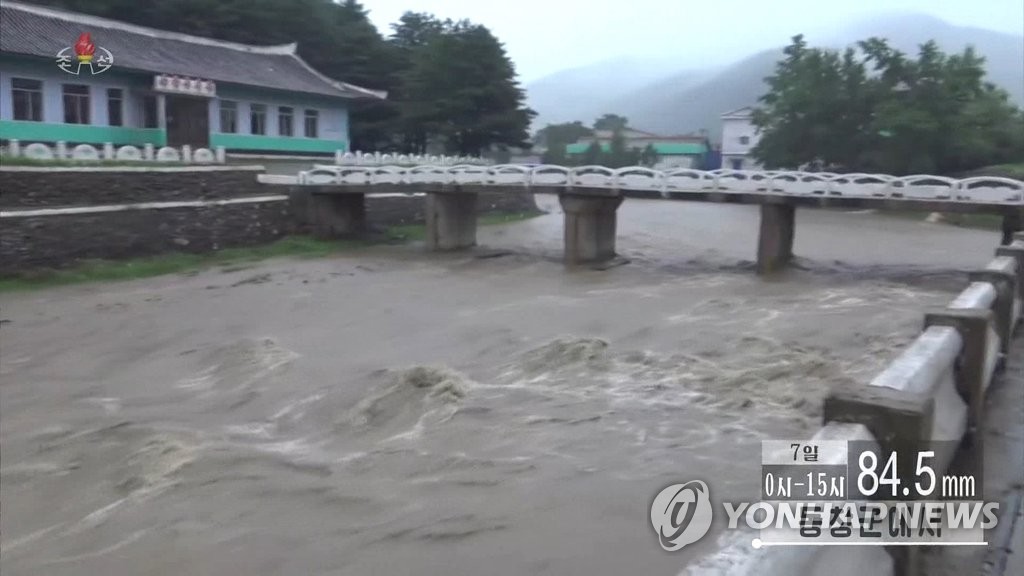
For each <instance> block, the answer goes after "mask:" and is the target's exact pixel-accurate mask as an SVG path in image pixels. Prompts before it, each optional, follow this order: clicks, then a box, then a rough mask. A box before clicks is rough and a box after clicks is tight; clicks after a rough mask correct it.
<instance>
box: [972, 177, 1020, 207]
mask: <svg viewBox="0 0 1024 576" xmlns="http://www.w3.org/2000/svg"><path fill="white" fill-rule="evenodd" d="M956 195H957V196H956V197H957V200H963V201H968V202H988V203H993V204H1024V182H1021V181H1020V180H1011V179H1010V178H997V177H994V176H978V177H975V178H967V179H964V180H961V181H960V182H959V183H958V185H957V191H956Z"/></svg>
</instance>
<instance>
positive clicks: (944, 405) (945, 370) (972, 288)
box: [728, 233, 1024, 576]
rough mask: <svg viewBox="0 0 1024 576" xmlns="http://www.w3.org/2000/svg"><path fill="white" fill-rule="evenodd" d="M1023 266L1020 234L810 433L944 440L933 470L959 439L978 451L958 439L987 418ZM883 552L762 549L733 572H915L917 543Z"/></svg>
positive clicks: (1023, 286)
mask: <svg viewBox="0 0 1024 576" xmlns="http://www.w3.org/2000/svg"><path fill="white" fill-rule="evenodd" d="M1022 272H1024V233H1017V234H1015V235H1014V238H1013V242H1012V243H1010V244H1008V245H1006V246H1001V247H999V248H998V249H997V250H996V256H995V258H994V259H992V260H991V261H990V262H989V263H988V264H987V265H986V266H985V267H984V268H983V269H981V270H977V271H972V272H970V273H969V274H968V278H969V280H970V284H969V285H968V286H967V287H966V288H965V289H964V290H963V291H962V292H961V293H960V294H959V295H958V296H957V297H956V298H955V299H953V301H952V302H950V303H949V305H948V306H947V307H945V308H942V309H938V310H933V311H929V312H927V313H926V314H925V321H924V329H923V330H922V332H921V334H920V335H919V336H918V337H917V338H916V339H915V340H914V342H912V343H911V344H910V345H909V346H908V347H907V348H906V349H905V350H904V351H903V353H902V354H900V356H899V357H897V358H896V359H895V360H893V361H892V363H890V364H889V366H888V367H886V368H885V369H884V370H883V371H882V372H881V373H880V374H879V375H878V376H876V377H875V378H874V379H873V380H872V381H871V382H870V383H869V384H867V385H866V386H859V387H855V388H850V389H839V390H835V391H833V392H832V393H831V394H830V395H829V396H828V397H827V398H826V400H825V405H824V426H823V427H822V428H821V429H819V430H818V432H817V433H816V434H815V435H814V437H813V439H814V440H825V439H828V440H849V441H854V440H858V441H863V440H873V441H875V442H877V444H878V445H879V447H880V448H881V449H882V450H883V451H899V452H915V451H916V450H918V447H923V446H925V445H926V444H928V443H931V442H935V441H945V442H946V443H944V444H939V445H932V446H929V449H935V450H936V455H935V459H934V460H933V461H932V463H933V464H934V470H935V473H936V475H942V474H944V473H945V472H946V471H947V470H948V469H949V465H950V462H951V461H952V460H953V458H954V456H955V452H956V448H954V447H956V446H959V447H960V449H961V450H964V449H966V450H977V449H980V442H979V443H968V442H962V441H963V440H964V439H971V438H972V437H973V433H974V431H976V430H977V429H978V427H979V426H980V425H981V423H982V422H983V418H984V400H985V393H986V391H987V390H988V388H989V385H990V384H991V382H992V380H993V378H995V376H996V374H997V373H998V372H999V369H1000V367H1001V366H1002V364H1003V363H1004V362H1005V357H1006V353H1007V352H1008V350H1009V346H1010V342H1011V340H1012V338H1013V336H1014V334H1015V332H1016V329H1017V326H1018V324H1019V322H1020V318H1021V310H1022V306H1021V303H1022V300H1024V298H1022V297H1024V281H1022ZM904 460H905V459H904ZM822 463H826V462H822ZM913 465H914V463H913V462H905V461H901V462H899V463H898V465H897V466H898V468H900V469H899V470H898V475H899V477H900V478H912V477H914V470H913ZM880 552H881V550H880V549H879V548H877V547H871V546H850V547H845V546H844V547H832V546H825V547H818V546H808V547H792V548H787V547H780V548H775V547H766V548H763V549H761V550H758V551H757V552H756V553H755V554H753V555H751V556H750V557H749V559H748V560H747V561H746V562H744V563H742V564H741V565H738V566H735V567H734V568H732V569H730V570H729V571H728V573H729V574H732V575H735V576H753V575H754V574H758V575H768V576H783V575H785V576H797V575H806V576H817V575H822V576H838V575H840V574H846V573H850V574H862V573H869V574H892V575H894V576H910V575H916V574H918V572H919V570H920V558H919V552H918V548H916V547H908V546H900V547H890V548H888V552H889V554H881V564H880V556H879V554H880ZM867 567H870V568H867Z"/></svg>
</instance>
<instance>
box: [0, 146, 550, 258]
mask: <svg viewBox="0 0 1024 576" xmlns="http://www.w3.org/2000/svg"><path fill="white" fill-rule="evenodd" d="M261 173H263V169H262V167H259V166H248V167H247V166H194V167H123V168H122V167H118V168H108V167H90V168H80V167H74V168H52V167H45V168H44V167H21V166H10V167H0V275H12V274H17V273H19V272H23V271H26V270H31V269H35V268H64V267H68V266H71V265H74V264H75V263H76V262H80V261H82V260H86V259H120V258H131V257H136V256H147V255H155V254H162V253H167V252H191V253H202V252H210V251H214V250H219V249H222V248H228V247H238V246H252V245H257V244H263V243H267V242H272V241H274V240H277V239H279V238H281V237H283V236H286V235H289V234H304V233H307V232H308V226H307V224H306V222H305V221H304V220H305V219H304V218H303V217H301V216H300V214H304V212H302V211H301V208H302V202H303V199H302V198H298V197H296V195H292V194H268V192H267V189H266V187H265V186H260V184H259V183H258V182H257V175H258V174H261ZM478 210H479V211H480V212H482V213H484V212H526V211H536V210H537V206H536V204H535V203H534V200H533V195H532V194H531V193H529V192H528V191H526V190H524V191H523V192H522V193H516V194H508V193H494V194H484V195H481V198H480V201H479V202H478ZM366 212H367V218H368V221H369V224H370V226H371V227H374V228H378V229H379V228H384V227H386V226H391V225H396V224H411V223H419V222H423V220H424V199H423V197H422V196H412V195H404V194H381V195H375V196H369V197H367V198H366Z"/></svg>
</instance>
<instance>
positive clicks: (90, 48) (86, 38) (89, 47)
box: [75, 32, 96, 57]
mask: <svg viewBox="0 0 1024 576" xmlns="http://www.w3.org/2000/svg"><path fill="white" fill-rule="evenodd" d="M95 52H96V45H95V44H93V43H92V37H91V36H90V35H89V33H88V32H82V34H81V35H80V36H79V37H78V42H75V54H77V55H78V56H79V57H82V56H85V57H91V56H92V55H93V54H94V53H95Z"/></svg>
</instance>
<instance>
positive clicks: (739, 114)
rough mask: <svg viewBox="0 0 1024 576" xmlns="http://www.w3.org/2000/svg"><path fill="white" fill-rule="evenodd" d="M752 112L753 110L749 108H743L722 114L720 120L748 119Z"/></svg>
mask: <svg viewBox="0 0 1024 576" xmlns="http://www.w3.org/2000/svg"><path fill="white" fill-rule="evenodd" d="M752 111H753V108H752V107H751V106H744V107H743V108H737V109H735V110H730V111H728V112H726V113H724V114H722V118H748V117H749V116H750V113H751V112H752Z"/></svg>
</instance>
